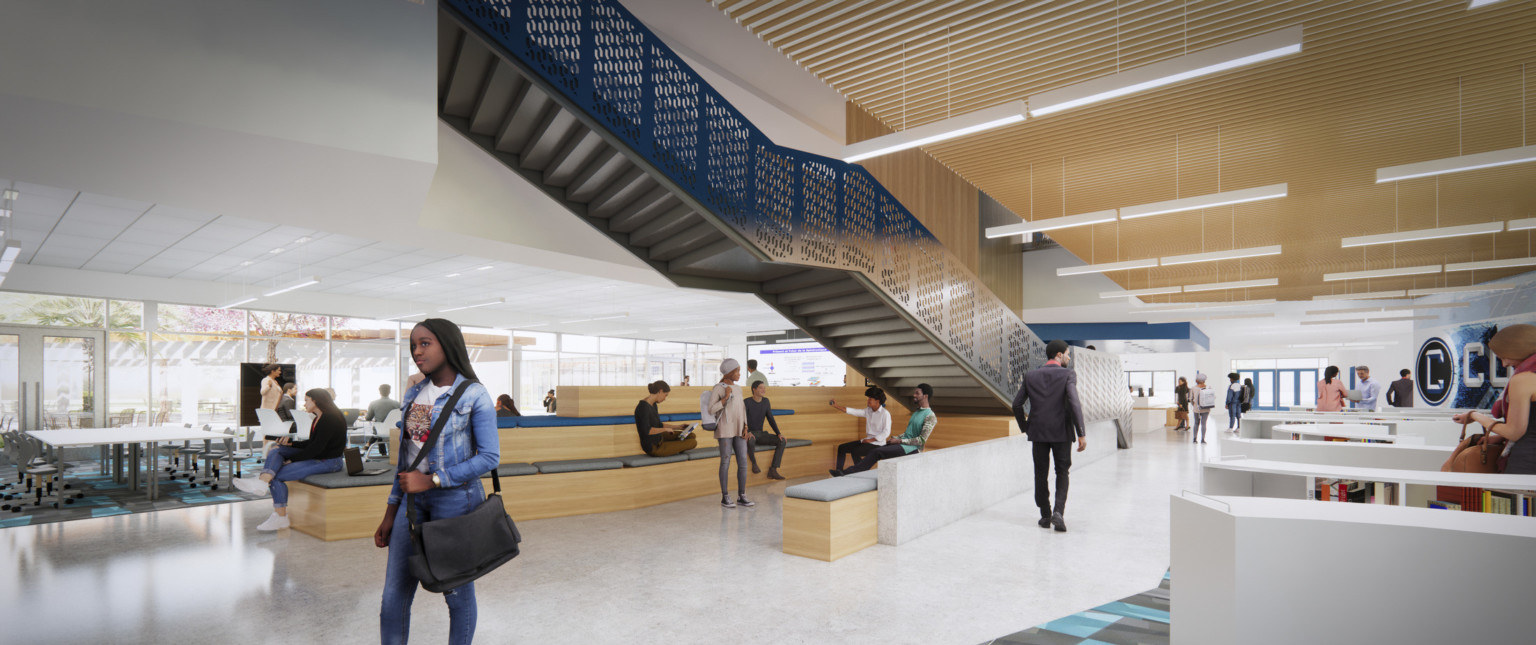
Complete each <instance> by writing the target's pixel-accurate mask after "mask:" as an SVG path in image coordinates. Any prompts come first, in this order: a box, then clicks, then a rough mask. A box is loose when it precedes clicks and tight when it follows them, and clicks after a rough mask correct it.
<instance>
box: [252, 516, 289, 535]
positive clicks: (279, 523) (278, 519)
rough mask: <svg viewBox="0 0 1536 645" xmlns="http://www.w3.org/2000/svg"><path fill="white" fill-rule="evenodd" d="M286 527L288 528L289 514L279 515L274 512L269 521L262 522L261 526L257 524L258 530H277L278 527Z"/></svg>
mask: <svg viewBox="0 0 1536 645" xmlns="http://www.w3.org/2000/svg"><path fill="white" fill-rule="evenodd" d="M286 528H288V516H286V515H278V514H277V513H273V514H272V517H269V518H267V521H265V522H262V523H261V524H260V525H259V526H257V527H256V530H258V531H276V530H278V529H286Z"/></svg>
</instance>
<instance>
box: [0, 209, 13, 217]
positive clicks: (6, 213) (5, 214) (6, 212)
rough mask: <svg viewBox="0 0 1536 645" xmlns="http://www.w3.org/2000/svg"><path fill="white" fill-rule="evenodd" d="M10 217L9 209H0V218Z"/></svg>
mask: <svg viewBox="0 0 1536 645" xmlns="http://www.w3.org/2000/svg"><path fill="white" fill-rule="evenodd" d="M10 216H11V209H9V208H0V217H10Z"/></svg>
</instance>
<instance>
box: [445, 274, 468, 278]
mask: <svg viewBox="0 0 1536 645" xmlns="http://www.w3.org/2000/svg"><path fill="white" fill-rule="evenodd" d="M461 275H464V274H462V273H450V274H448V275H445V276H443V277H445V278H457V277H459V276H461Z"/></svg>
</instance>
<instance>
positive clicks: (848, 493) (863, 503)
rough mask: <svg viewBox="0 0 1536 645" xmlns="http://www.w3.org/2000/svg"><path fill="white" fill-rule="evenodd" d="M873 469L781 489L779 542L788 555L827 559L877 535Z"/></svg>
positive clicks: (871, 542) (871, 543)
mask: <svg viewBox="0 0 1536 645" xmlns="http://www.w3.org/2000/svg"><path fill="white" fill-rule="evenodd" d="M878 486H879V477H878V475H877V473H876V471H873V470H871V471H866V472H862V473H856V474H853V475H849V476H847V477H836V478H832V479H823V480H820V481H814V482H810V483H807V484H799V485H796V486H790V487H789V488H786V489H784V547H783V551H784V552H785V553H788V554H790V555H798V556H801V557H806V558H815V559H817V560H823V561H826V562H832V561H834V560H837V559H838V558H841V557H843V556H845V555H848V554H850V553H853V552H855V551H859V550H861V549H864V548H867V547H870V546H874V544H875V543H876V542H877V541H878V540H879V536H880V532H879V528H880V527H879V520H878V518H879V510H880V498H879V494H878V493H877V492H876V488H878Z"/></svg>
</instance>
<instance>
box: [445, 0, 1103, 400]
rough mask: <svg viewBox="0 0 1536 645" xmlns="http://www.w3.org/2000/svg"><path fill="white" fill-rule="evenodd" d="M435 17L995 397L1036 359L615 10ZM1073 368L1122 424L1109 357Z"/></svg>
mask: <svg viewBox="0 0 1536 645" xmlns="http://www.w3.org/2000/svg"><path fill="white" fill-rule="evenodd" d="M444 7H445V10H447V11H451V12H456V13H458V14H459V15H460V16H462V17H463V18H464V19H465V20H466V21H467V22H469V23H471V24H472V25H474V28H475V29H477V30H478V31H479V32H480V36H481V37H483V38H484V39H486V40H487V41H488V42H490V43H493V44H494V45H496V46H499V47H500V48H502V49H503V50H505V52H506V53H507V54H508V55H510V56H511V57H513V58H515V59H517V60H519V61H521V62H522V64H523V66H524V68H525V69H527V70H529V72H530V73H532V74H536V75H538V76H540V77H542V78H543V80H544V81H546V82H547V83H548V84H549V85H550V86H551V87H552V88H554V89H555V90H556V91H558V92H559V93H561V94H562V95H563V96H564V97H565V99H566V100H567V101H568V102H569V103H571V104H574V105H575V106H576V107H577V108H579V109H580V110H581V111H583V112H585V113H586V114H587V116H588V117H590V118H591V119H592V120H593V121H596V122H597V123H599V124H601V125H602V126H603V127H606V128H607V129H608V131H609V132H610V133H611V134H612V135H613V136H614V137H616V138H617V139H619V140H620V141H622V142H623V143H624V145H625V147H626V148H627V150H626V154H631V155H634V156H637V157H639V158H641V159H643V160H644V161H645V162H647V163H648V164H649V166H650V167H651V168H654V169H656V171H657V172H659V173H661V174H663V175H665V176H666V178H667V179H668V180H670V182H671V184H673V185H675V186H676V187H677V188H678V189H680V190H681V191H683V192H686V193H687V195H688V197H690V198H692V199H693V200H694V201H696V202H697V203H699V204H703V205H704V206H705V207H706V208H707V209H708V212H707V213H704V215H705V216H712V217H716V218H718V220H719V221H720V222H723V223H724V224H725V225H726V226H728V227H730V228H732V229H734V230H735V231H737V232H738V233H740V234H741V236H740V237H741V239H744V240H746V241H747V243H749V244H751V245H753V246H754V247H755V249H756V250H757V251H758V252H760V253H761V254H762V255H763V256H765V257H767V258H768V259H770V260H771V261H774V262H782V263H787V264H797V265H802V266H816V267H826V268H835V269H841V270H847V271H852V272H857V273H859V274H862V275H864V276H865V277H867V278H868V279H869V281H870V282H871V283H873V284H874V285H876V286H877V287H878V289H879V290H880V291H881V292H882V293H883V294H884V295H885V296H886V298H887V300H888V301H889V302H890V303H891V306H893V307H897V308H899V309H901V310H903V311H905V312H906V313H907V314H908V317H909V318H910V319H912V320H915V321H917V322H918V323H919V324H920V325H921V327H922V328H923V329H924V330H926V331H927V333H928V335H929V336H930V337H932V338H934V339H936V340H937V341H938V342H939V343H940V344H942V345H944V346H946V347H947V348H948V353H949V354H950V355H951V357H953V358H955V359H956V360H957V361H958V362H959V363H960V364H961V365H963V366H965V367H966V368H967V369H968V371H969V372H970V373H972V374H974V375H976V376H977V377H978V378H979V379H980V380H981V381H983V382H984V383H985V385H986V386H987V387H988V388H989V389H991V390H992V391H993V392H994V393H996V394H997V395H998V397H999V398H1000V399H1003V400H1006V399H1007V398H1008V397H1011V396H1012V394H1013V393H1014V392H1015V391H1016V390H1017V389H1018V386H1019V384H1020V383H1021V382H1022V380H1023V375H1024V372H1025V371H1026V370H1028V369H1029V368H1031V367H1034V366H1037V365H1039V364H1040V363H1042V362H1043V361H1044V359H1043V357H1042V356H1041V354H1042V349H1043V343H1042V342H1041V340H1040V339H1039V338H1037V337H1035V335H1034V334H1033V333H1031V332H1030V331H1029V328H1028V327H1026V326H1025V325H1024V323H1023V321H1021V320H1019V318H1018V316H1017V315H1015V314H1014V313H1013V312H1012V311H1010V310H1009V309H1008V308H1007V306H1006V305H1004V304H1003V303H1002V302H1001V301H999V300H998V299H997V297H996V296H994V295H993V294H992V292H991V291H989V290H987V289H986V288H985V287H984V286H983V285H982V284H981V282H980V281H979V280H978V279H977V278H976V276H975V275H974V274H972V273H971V272H970V270H969V269H968V268H967V267H966V266H965V265H964V264H962V263H961V262H959V261H957V260H956V259H955V257H954V256H953V255H951V254H950V253H949V252H948V251H947V250H946V249H945V248H944V247H943V245H942V244H940V243H939V241H938V240H937V239H936V238H935V237H934V236H933V234H932V233H931V232H929V231H928V229H927V228H926V227H924V226H923V225H922V223H921V222H919V221H918V220H917V218H916V217H914V216H913V215H912V214H911V213H910V212H908V211H907V210H906V209H905V208H904V207H902V205H901V204H900V202H898V201H897V200H896V199H895V197H893V196H892V195H891V194H890V192H889V191H887V190H886V189H885V187H884V186H882V185H880V183H879V182H878V181H876V180H875V179H874V177H872V176H871V175H870V174H869V173H868V172H867V171H865V170H864V169H863V168H861V167H859V166H855V165H852V164H847V163H843V162H842V161H840V160H837V159H830V158H826V157H822V156H819V155H813V154H809V153H806V152H802V151H799V150H793V149H790V148H785V147H782V146H778V145H775V144H774V143H773V142H772V141H771V140H769V139H768V138H767V137H766V136H765V135H764V134H763V133H762V132H761V131H759V130H758V129H757V128H755V127H753V126H752V124H751V122H750V121H748V120H747V119H746V118H745V117H743V116H742V115H741V114H740V112H738V111H737V110H736V109H735V108H734V107H733V106H731V104H730V103H729V102H727V101H726V100H725V99H724V98H723V97H722V96H720V95H719V94H718V93H717V92H715V91H714V89H713V88H711V87H710V86H709V84H708V83H706V82H704V80H703V79H702V78H700V77H699V76H698V74H696V73H695V72H694V71H693V70H692V69H691V68H689V67H688V65H687V64H685V63H684V62H683V61H682V60H681V59H680V58H678V56H677V55H676V54H675V53H673V52H672V50H671V49H669V48H668V47H667V46H666V45H665V44H664V43H663V42H662V41H661V40H660V39H658V38H656V36H655V35H654V34H652V33H651V32H650V31H649V30H648V29H646V27H645V26H644V25H643V24H642V23H641V22H640V21H639V20H637V19H635V18H634V16H632V15H631V14H630V13H629V12H628V11H627V10H626V9H625V8H624V7H623V6H622V5H621V4H619V3H618V2H614V1H612V0H444ZM1090 354H1093V353H1089V352H1084V355H1090ZM1077 367H1078V369H1079V371H1080V377H1079V384H1080V387H1081V388H1082V389H1083V391H1084V392H1091V393H1092V394H1085V395H1084V403H1085V406H1088V407H1091V409H1092V410H1094V411H1093V412H1088V411H1087V409H1085V413H1086V414H1087V415H1088V416H1089V417H1090V420H1095V419H1101V418H1110V417H1114V418H1118V417H1119V416H1120V415H1121V414H1122V413H1123V414H1126V415H1128V414H1129V407H1128V406H1129V401H1128V399H1127V400H1125V401H1123V402H1117V401H1115V400H1114V399H1113V397H1112V396H1111V394H1112V392H1113V391H1114V390H1118V389H1121V388H1119V383H1120V382H1121V381H1122V380H1123V378H1122V377H1121V375H1120V371H1119V360H1118V358H1114V357H1112V356H1107V355H1102V354H1099V355H1096V356H1089V357H1088V358H1086V359H1085V360H1084V361H1083V363H1082V364H1081V365H1078V366H1077ZM1122 394H1123V393H1122ZM1121 398H1124V397H1121ZM1089 400H1092V401H1093V403H1092V404H1091V405H1090V404H1089V403H1088V401H1089ZM1120 403H1124V406H1121V405H1120ZM1122 407H1123V408H1124V409H1123V410H1122V409H1121V408H1122ZM1104 415H1108V416H1104Z"/></svg>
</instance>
